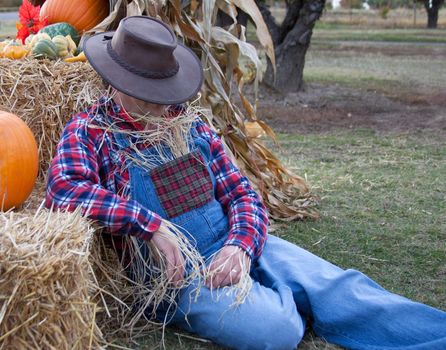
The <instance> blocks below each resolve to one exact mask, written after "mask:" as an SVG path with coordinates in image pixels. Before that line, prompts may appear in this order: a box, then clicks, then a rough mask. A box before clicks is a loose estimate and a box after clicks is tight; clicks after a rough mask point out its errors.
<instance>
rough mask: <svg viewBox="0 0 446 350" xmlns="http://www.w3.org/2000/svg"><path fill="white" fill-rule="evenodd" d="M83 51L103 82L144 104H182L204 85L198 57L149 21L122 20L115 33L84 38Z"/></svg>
mask: <svg viewBox="0 0 446 350" xmlns="http://www.w3.org/2000/svg"><path fill="white" fill-rule="evenodd" d="M83 48H84V52H85V55H86V56H87V59H88V61H89V62H90V64H91V65H92V66H93V68H94V69H95V70H96V72H97V73H98V74H99V75H100V76H101V77H102V78H104V80H105V81H107V82H108V83H109V84H110V85H111V86H113V87H114V88H115V89H117V90H119V91H122V92H123V93H125V94H127V95H130V96H133V97H135V98H137V99H140V100H143V101H147V102H151V103H157V104H164V105H168V104H177V103H182V102H185V101H187V100H189V99H191V98H192V97H194V96H195V95H196V94H197V92H198V91H199V90H200V87H201V84H202V83H203V68H202V66H201V63H200V60H199V59H198V57H197V56H196V55H195V54H194V53H193V52H192V51H191V50H190V49H189V48H187V47H185V46H184V45H182V44H181V43H178V42H177V39H176V37H175V34H174V33H173V31H172V29H171V28H170V27H169V26H167V25H166V24H165V23H163V22H161V21H159V20H157V19H155V18H152V17H147V16H132V17H126V18H124V19H123V20H122V21H121V22H120V23H119V26H118V28H117V29H116V31H113V32H105V33H100V34H96V35H93V36H91V37H89V38H88V39H87V40H86V41H85V43H84V46H83Z"/></svg>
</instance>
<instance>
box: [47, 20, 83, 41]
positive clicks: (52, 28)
mask: <svg viewBox="0 0 446 350" xmlns="http://www.w3.org/2000/svg"><path fill="white" fill-rule="evenodd" d="M39 33H47V34H48V35H49V36H50V37H51V38H54V37H55V36H56V35H63V36H67V35H70V36H71V39H73V41H74V42H75V43H76V45H79V41H80V39H81V37H80V36H79V33H78V32H77V30H76V29H75V28H74V27H73V26H72V25H71V24H68V23H65V22H60V23H54V24H50V25H49V26H46V27H43V28H42V29H40V31H39Z"/></svg>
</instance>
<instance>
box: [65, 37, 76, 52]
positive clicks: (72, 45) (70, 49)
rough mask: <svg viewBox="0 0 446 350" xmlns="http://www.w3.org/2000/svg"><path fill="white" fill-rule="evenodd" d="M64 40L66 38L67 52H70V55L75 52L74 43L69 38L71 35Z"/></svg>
mask: <svg viewBox="0 0 446 350" xmlns="http://www.w3.org/2000/svg"><path fill="white" fill-rule="evenodd" d="M65 38H67V40H68V51H70V52H71V53H72V54H74V53H75V52H76V50H77V46H76V43H75V42H74V41H73V39H72V38H71V35H67V36H65Z"/></svg>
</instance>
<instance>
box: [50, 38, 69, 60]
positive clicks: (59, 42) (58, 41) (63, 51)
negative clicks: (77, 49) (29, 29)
mask: <svg viewBox="0 0 446 350" xmlns="http://www.w3.org/2000/svg"><path fill="white" fill-rule="evenodd" d="M51 41H52V42H53V43H54V45H56V51H57V56H59V57H60V58H65V57H67V56H68V55H69V53H70V52H69V51H68V49H69V47H70V43H69V42H68V40H67V38H65V37H64V36H63V35H56V36H55V37H54V38H53V39H51Z"/></svg>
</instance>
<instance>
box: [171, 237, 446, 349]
mask: <svg viewBox="0 0 446 350" xmlns="http://www.w3.org/2000/svg"><path fill="white" fill-rule="evenodd" d="M251 276H252V278H253V288H252V290H251V293H250V295H249V297H248V300H247V301H246V302H245V303H244V304H242V305H240V306H238V307H231V306H230V305H231V304H232V302H233V295H232V294H231V293H220V295H218V302H217V294H216V292H215V291H213V292H211V291H210V290H209V289H208V288H206V287H202V288H201V292H200V295H199V297H198V300H197V301H196V302H193V301H191V298H190V293H191V292H192V291H193V289H194V286H191V287H189V288H187V289H185V290H184V291H182V293H181V295H180V299H179V304H178V310H177V312H176V314H175V316H174V317H173V320H172V322H173V323H174V324H175V325H177V326H179V327H181V328H183V329H185V330H187V331H190V332H193V333H197V334H199V335H200V336H202V337H205V338H208V339H211V340H212V341H214V342H215V343H218V344H222V345H224V346H227V347H230V348H234V349H294V348H296V347H297V345H298V344H299V342H300V340H301V339H302V336H303V334H304V331H305V324H306V321H307V320H310V322H311V325H312V327H313V329H314V331H315V332H316V334H317V335H318V336H320V337H322V338H324V339H325V340H327V341H328V342H331V343H336V344H339V345H342V346H344V347H346V348H349V349H380V350H384V349H386V350H387V349H389V350H390V349H407V350H409V349H410V350H444V349H446V312H443V311H440V310H438V309H435V308H432V307H429V306H427V305H424V304H421V303H416V302H413V301H411V300H409V299H406V298H404V297H402V296H399V295H396V294H392V293H390V292H388V291H386V290H384V289H383V288H382V287H380V286H379V285H378V284H376V283H375V282H374V281H372V280H371V279H370V278H368V277H367V276H365V275H364V274H362V273H361V272H359V271H356V270H343V269H341V268H339V267H337V266H335V265H333V264H331V263H329V262H327V261H325V260H323V259H321V258H319V257H317V256H315V255H313V254H311V253H310V252H308V251H306V250H304V249H302V248H299V247H297V246H296V245H293V244H291V243H289V242H287V241H285V240H283V239H280V238H278V237H275V236H271V235H270V236H268V240H267V242H266V245H265V248H264V251H263V253H262V256H261V257H260V258H259V260H258V262H257V263H256V264H255V265H254V268H253V270H252V273H251Z"/></svg>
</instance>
